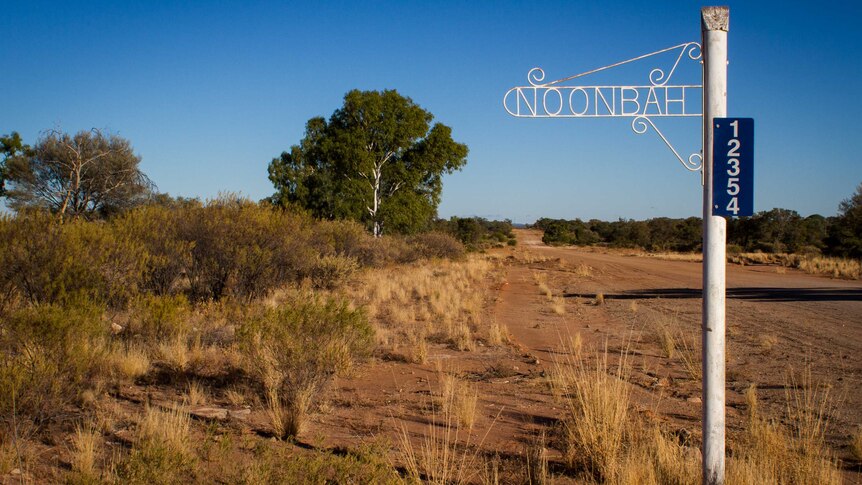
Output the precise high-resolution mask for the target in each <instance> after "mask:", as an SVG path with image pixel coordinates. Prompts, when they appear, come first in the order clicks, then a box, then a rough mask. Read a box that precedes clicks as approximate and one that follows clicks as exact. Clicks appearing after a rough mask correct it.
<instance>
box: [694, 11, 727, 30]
mask: <svg viewBox="0 0 862 485" xmlns="http://www.w3.org/2000/svg"><path fill="white" fill-rule="evenodd" d="M700 21H701V28H702V29H703V30H723V31H725V32H727V31H728V30H729V28H730V9H729V8H728V7H703V8H701V9H700Z"/></svg>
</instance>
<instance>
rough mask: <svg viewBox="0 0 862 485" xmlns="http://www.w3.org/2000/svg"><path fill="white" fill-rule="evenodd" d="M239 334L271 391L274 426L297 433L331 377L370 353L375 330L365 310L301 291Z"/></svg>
mask: <svg viewBox="0 0 862 485" xmlns="http://www.w3.org/2000/svg"><path fill="white" fill-rule="evenodd" d="M237 337H238V339H239V341H240V343H241V346H242V347H243V349H244V350H245V351H246V352H247V355H248V363H247V364H248V366H249V368H250V370H251V374H252V375H253V376H255V378H256V379H257V381H258V384H260V386H261V388H262V390H263V392H264V394H265V395H264V397H265V399H266V401H267V402H268V404H269V407H270V413H271V417H272V420H273V427H274V428H275V429H276V432H277V434H280V435H281V436H282V437H291V436H296V435H297V434H298V433H299V432H300V430H301V428H302V425H303V423H304V422H305V419H306V417H307V415H308V413H309V412H310V411H311V410H312V408H313V405H314V401H315V400H316V399H317V396H318V394H319V393H320V392H321V391H322V390H323V389H324V388H325V386H326V385H327V384H328V383H329V381H330V380H331V378H332V377H333V376H335V375H336V374H338V373H341V372H345V371H347V370H349V369H350V368H351V366H352V365H353V363H354V361H355V359H358V358H362V357H364V356H367V355H368V353H369V352H370V351H371V346H372V342H373V330H372V328H371V326H370V325H369V323H368V319H367V317H366V316H365V314H364V313H363V312H362V311H361V310H352V309H350V308H349V306H348V304H347V303H346V302H344V301H337V300H332V299H328V300H325V301H322V300H319V299H318V298H316V297H314V296H312V295H308V294H304V295H303V294H300V295H297V296H296V297H295V298H294V299H293V300H292V301H289V302H286V303H285V304H284V305H283V306H281V307H279V308H276V309H270V310H266V311H263V312H262V313H261V314H259V315H253V316H251V317H249V318H248V319H247V321H246V322H244V323H243V325H242V326H241V327H240V329H239V330H238V334H237Z"/></svg>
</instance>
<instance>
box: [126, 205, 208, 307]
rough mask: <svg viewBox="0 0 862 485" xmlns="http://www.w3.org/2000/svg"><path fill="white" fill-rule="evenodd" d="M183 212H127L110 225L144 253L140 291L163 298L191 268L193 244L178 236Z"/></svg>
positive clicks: (152, 209)
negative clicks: (139, 246) (141, 247)
mask: <svg viewBox="0 0 862 485" xmlns="http://www.w3.org/2000/svg"><path fill="white" fill-rule="evenodd" d="M184 212H186V211H184V210H181V209H170V208H167V207H164V206H157V205H150V206H144V207H140V208H137V209H135V210H132V211H129V212H126V213H125V214H123V215H122V216H121V217H118V218H117V219H114V220H113V221H112V226H113V228H114V230H115V231H116V232H117V234H118V235H119V237H121V238H123V239H127V240H132V241H139V242H140V243H141V244H142V245H143V247H144V249H145V251H146V260H145V263H144V269H143V275H142V281H141V288H142V289H143V290H146V291H149V292H152V293H155V294H157V295H166V294H168V293H169V292H171V290H172V289H173V288H174V286H175V284H176V283H177V281H178V279H179V278H180V277H181V276H182V275H183V274H184V272H185V271H186V270H187V269H188V268H189V266H191V255H192V253H191V251H192V248H193V247H194V241H192V240H188V239H185V238H183V237H181V236H180V224H181V223H182V220H183V218H182V215H183V213H184Z"/></svg>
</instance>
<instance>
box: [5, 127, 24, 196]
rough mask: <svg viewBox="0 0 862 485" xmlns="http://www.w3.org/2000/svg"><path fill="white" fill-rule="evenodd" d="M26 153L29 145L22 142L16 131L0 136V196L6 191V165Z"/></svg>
mask: <svg viewBox="0 0 862 485" xmlns="http://www.w3.org/2000/svg"><path fill="white" fill-rule="evenodd" d="M28 154H30V147H29V146H28V145H25V144H24V142H23V140H22V139H21V135H19V134H18V132H15V131H13V132H12V133H11V134H9V135H3V136H0V196H2V195H5V193H6V170H7V169H6V166H7V165H8V164H9V163H13V164H14V163H15V160H16V159H18V158H21V157H25V156H27V155H28Z"/></svg>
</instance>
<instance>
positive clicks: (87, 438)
mask: <svg viewBox="0 0 862 485" xmlns="http://www.w3.org/2000/svg"><path fill="white" fill-rule="evenodd" d="M100 438H101V434H100V433H99V431H98V430H97V429H96V428H95V427H94V426H92V425H90V426H81V425H79V426H77V427H76V428H75V434H74V435H72V449H71V453H72V456H71V460H70V461H71V464H72V471H73V472H74V473H75V474H76V478H77V479H78V480H80V481H81V482H92V483H94V482H97V481H98V478H99V471H98V468H97V466H96V460H97V458H98V452H99V439H100Z"/></svg>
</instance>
